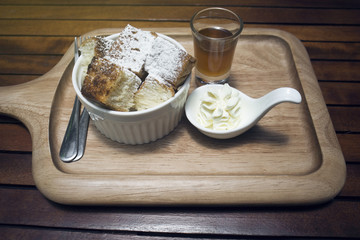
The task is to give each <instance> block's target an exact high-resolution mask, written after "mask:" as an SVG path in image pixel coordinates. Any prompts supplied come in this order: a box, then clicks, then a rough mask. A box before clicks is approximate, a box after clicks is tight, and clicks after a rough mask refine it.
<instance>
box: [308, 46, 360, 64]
mask: <svg viewBox="0 0 360 240" xmlns="http://www.w3.org/2000/svg"><path fill="white" fill-rule="evenodd" d="M303 44H304V46H305V47H306V50H307V51H308V53H309V56H310V59H312V60H327V59H328V60H347V61H349V60H360V43H352V42H303Z"/></svg>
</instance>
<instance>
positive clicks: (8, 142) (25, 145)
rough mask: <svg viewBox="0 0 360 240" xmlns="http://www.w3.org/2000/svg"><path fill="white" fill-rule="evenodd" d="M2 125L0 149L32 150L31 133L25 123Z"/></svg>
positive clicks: (0, 129)
mask: <svg viewBox="0 0 360 240" xmlns="http://www.w3.org/2000/svg"><path fill="white" fill-rule="evenodd" d="M0 126H1V128H0V151H28V152H30V151H31V150H32V144H31V137H30V133H29V131H28V130H27V129H26V127H25V126H24V125H23V124H1V125H0ZM29 140H30V141H29Z"/></svg>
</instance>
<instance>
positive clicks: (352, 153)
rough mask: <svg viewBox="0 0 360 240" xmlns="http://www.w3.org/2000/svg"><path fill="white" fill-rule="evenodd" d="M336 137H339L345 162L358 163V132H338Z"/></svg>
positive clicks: (359, 159)
mask: <svg viewBox="0 0 360 240" xmlns="http://www.w3.org/2000/svg"><path fill="white" fill-rule="evenodd" d="M337 137H338V139H339V142H340V146H341V149H342V152H343V154H344V157H345V160H346V162H348V163H352V162H354V163H360V148H359V143H360V134H341V133H338V134H337Z"/></svg>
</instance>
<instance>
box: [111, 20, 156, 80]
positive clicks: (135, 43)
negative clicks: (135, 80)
mask: <svg viewBox="0 0 360 240" xmlns="http://www.w3.org/2000/svg"><path fill="white" fill-rule="evenodd" d="M156 38H157V34H156V33H154V32H150V31H143V30H140V29H138V28H135V27H133V26H131V25H127V26H126V27H125V28H124V29H123V31H121V32H120V34H119V37H118V38H117V39H116V40H115V41H114V43H113V45H112V46H111V48H110V51H109V54H107V56H105V58H106V59H107V60H109V61H110V62H112V63H114V64H116V65H118V66H122V67H125V68H127V69H129V70H130V71H132V72H134V73H135V74H136V75H138V76H139V77H140V78H141V79H144V78H145V76H146V73H145V71H144V64H145V59H146V56H147V55H148V54H149V52H150V51H151V47H152V43H153V42H154V40H155V39H156Z"/></svg>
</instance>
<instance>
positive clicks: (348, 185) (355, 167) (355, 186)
mask: <svg viewBox="0 0 360 240" xmlns="http://www.w3.org/2000/svg"><path fill="white" fill-rule="evenodd" d="M359 182H360V165H359V164H347V175H346V182H345V185H344V188H343V189H342V190H341V192H340V194H339V196H342V197H357V198H358V197H359V196H360V184H359Z"/></svg>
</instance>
